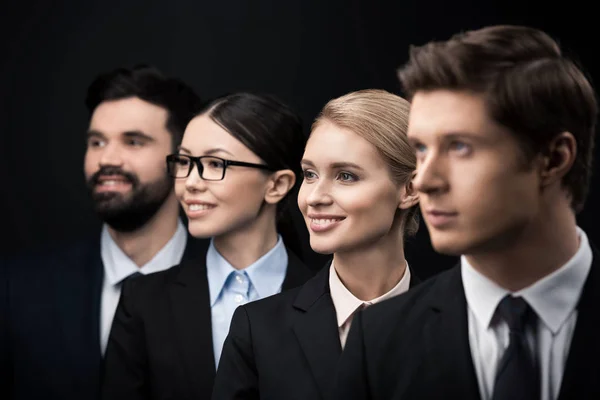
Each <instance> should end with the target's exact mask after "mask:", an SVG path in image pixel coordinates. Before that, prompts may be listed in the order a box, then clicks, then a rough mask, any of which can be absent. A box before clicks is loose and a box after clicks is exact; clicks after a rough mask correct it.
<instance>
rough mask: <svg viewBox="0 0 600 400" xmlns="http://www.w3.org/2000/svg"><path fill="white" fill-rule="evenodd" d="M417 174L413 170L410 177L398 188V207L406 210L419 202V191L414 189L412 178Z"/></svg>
mask: <svg viewBox="0 0 600 400" xmlns="http://www.w3.org/2000/svg"><path fill="white" fill-rule="evenodd" d="M415 176H417V172H416V171H413V173H412V174H411V176H410V179H409V180H408V181H407V182H406V183H405V184H404V185H402V187H401V188H400V202H399V203H398V208H400V209H402V210H408V209H409V208H411V207H413V206H414V205H416V204H417V203H418V202H419V193H418V192H417V191H416V190H415V187H414V185H413V179H415Z"/></svg>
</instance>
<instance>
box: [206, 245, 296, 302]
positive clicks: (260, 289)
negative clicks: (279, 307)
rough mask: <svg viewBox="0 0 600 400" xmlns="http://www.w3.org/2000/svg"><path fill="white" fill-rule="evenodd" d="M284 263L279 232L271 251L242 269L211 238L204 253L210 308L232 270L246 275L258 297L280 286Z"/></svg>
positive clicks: (283, 252)
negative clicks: (234, 264) (234, 265)
mask: <svg viewBox="0 0 600 400" xmlns="http://www.w3.org/2000/svg"><path fill="white" fill-rule="evenodd" d="M287 265H288V254H287V250H286V249H285V245H284V244H283V240H282V238H281V235H279V237H278V238H277V243H276V244H275V246H274V247H273V248H272V249H271V250H269V251H268V252H267V253H266V254H265V255H263V256H262V257H261V258H259V259H258V260H256V261H255V262H254V263H252V264H251V265H249V266H248V267H246V268H244V269H242V270H237V269H235V268H234V267H233V266H232V265H231V264H230V263H229V262H228V261H227V260H226V259H225V258H224V257H223V256H222V255H221V254H220V253H219V251H218V250H217V248H216V247H215V245H214V239H211V241H210V246H209V247H208V252H207V254H206V267H207V276H208V287H209V292H210V306H211V307H212V306H213V305H214V304H215V302H216V301H217V299H218V298H219V296H220V295H221V292H222V291H223V287H224V286H225V282H226V281H227V278H228V277H229V275H230V274H231V273H232V272H241V271H243V272H244V273H245V274H246V275H247V276H248V279H249V280H250V284H251V285H252V286H253V287H254V289H255V290H256V292H257V294H258V296H259V298H262V297H264V296H266V295H268V294H270V293H276V292H277V291H278V290H279V288H281V285H282V284H283V281H284V279H285V274H286V271H287Z"/></svg>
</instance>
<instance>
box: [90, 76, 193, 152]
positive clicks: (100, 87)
mask: <svg viewBox="0 0 600 400" xmlns="http://www.w3.org/2000/svg"><path fill="white" fill-rule="evenodd" d="M129 97H138V98H140V99H142V100H144V101H147V102H148V103H151V104H154V105H156V106H159V107H162V108H164V109H165V110H167V112H168V113H169V116H168V118H167V126H166V128H167V130H168V131H169V132H170V133H171V136H172V147H173V149H175V148H177V146H178V145H179V144H180V143H181V139H182V137H183V132H184V131H185V127H186V126H187V124H188V122H189V121H190V120H191V119H192V117H193V116H194V115H195V114H196V113H197V112H198V111H199V110H200V109H201V108H202V106H203V102H202V100H201V99H200V97H198V95H197V94H196V93H195V92H194V89H192V88H191V87H190V86H188V85H186V84H185V83H184V82H182V81H181V80H179V79H175V78H169V77H166V76H164V75H163V74H162V72H160V71H159V70H158V69H157V68H155V67H152V66H148V65H137V66H135V67H133V68H118V69H115V70H113V71H110V72H106V73H103V74H100V75H99V76H97V77H96V79H94V81H93V82H92V83H91V84H90V86H89V88H88V91H87V95H86V98H85V105H86V107H87V109H88V111H89V112H90V114H92V113H93V112H94V110H95V109H96V107H98V105H99V104H100V103H102V102H105V101H111V100H121V99H126V98H129Z"/></svg>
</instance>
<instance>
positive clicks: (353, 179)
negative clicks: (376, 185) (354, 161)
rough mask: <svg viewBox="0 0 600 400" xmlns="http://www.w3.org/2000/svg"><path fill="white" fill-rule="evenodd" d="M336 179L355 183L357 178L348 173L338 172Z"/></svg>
mask: <svg viewBox="0 0 600 400" xmlns="http://www.w3.org/2000/svg"><path fill="white" fill-rule="evenodd" d="M338 178H339V180H340V181H342V182H356V181H357V180H358V177H357V176H356V175H354V174H351V173H350V172H340V173H339V174H338Z"/></svg>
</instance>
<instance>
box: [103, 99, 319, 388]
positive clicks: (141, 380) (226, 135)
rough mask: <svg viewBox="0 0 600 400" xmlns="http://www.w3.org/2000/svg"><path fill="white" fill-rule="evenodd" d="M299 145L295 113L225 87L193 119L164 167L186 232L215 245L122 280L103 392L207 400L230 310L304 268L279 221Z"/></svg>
mask: <svg viewBox="0 0 600 400" xmlns="http://www.w3.org/2000/svg"><path fill="white" fill-rule="evenodd" d="M305 142H306V138H305V136H304V134H303V132H302V128H301V123H300V121H299V119H298V117H297V116H296V115H295V114H294V113H293V112H292V111H291V110H290V109H289V108H287V107H286V106H285V105H283V104H282V103H280V102H279V101H277V100H275V99H273V98H271V97H267V96H258V95H252V94H246V93H242V94H233V95H229V96H226V97H223V98H220V99H218V100H215V101H214V102H212V103H211V104H210V105H209V106H208V107H207V108H206V109H205V110H204V111H203V112H202V113H200V114H199V115H198V116H196V117H195V118H193V119H192V120H191V122H190V123H189V125H188V126H187V128H186V131H185V134H184V137H183V140H182V143H181V145H180V146H179V151H178V152H177V153H176V154H171V155H169V156H168V157H167V169H168V172H169V174H170V175H171V176H172V177H173V178H174V181H175V193H176V196H177V198H178V200H179V202H180V203H181V206H182V208H183V210H184V211H185V213H186V215H187V217H188V229H189V232H190V233H191V235H193V236H195V237H197V238H211V241H210V246H209V248H208V251H207V253H206V254H202V255H200V257H198V258H197V259H196V260H195V261H193V262H188V263H182V264H181V265H178V266H176V267H173V268H171V269H169V270H167V271H164V272H160V273H156V274H151V275H148V276H145V277H140V278H137V279H136V280H134V281H131V282H127V283H126V284H125V286H124V288H123V293H122V297H121V301H120V303H119V307H118V309H117V312H116V315H115V319H114V322H113V327H112V330H111V335H110V339H109V343H108V348H107V354H106V360H105V380H104V384H103V399H106V400H120V399H127V400H136V399H184V398H186V399H187V398H189V399H192V398H197V399H207V398H210V395H211V391H212V386H213V380H214V375H215V371H216V367H217V365H218V363H219V357H220V354H221V349H222V346H223V342H224V340H225V337H226V336H227V333H228V331H229V325H230V322H231V317H232V315H233V312H234V311H235V309H236V308H237V307H238V306H240V305H243V304H246V303H249V302H252V301H254V300H258V299H261V298H264V297H268V296H271V295H273V294H276V293H279V292H280V291H282V290H286V289H290V288H293V287H296V286H299V285H301V284H302V283H304V282H305V281H306V280H307V279H308V278H309V277H310V276H311V273H310V272H309V270H308V268H307V267H306V266H305V265H304V264H302V262H301V261H300V260H299V259H298V258H297V257H296V255H295V254H294V252H293V251H291V250H290V248H289V247H286V246H298V245H299V243H298V242H297V239H296V238H295V237H291V238H288V237H284V236H285V233H284V231H283V230H282V229H279V228H280V226H281V223H282V222H284V221H285V218H286V215H285V208H286V203H288V202H290V201H291V202H293V201H295V199H294V198H292V193H293V192H294V189H295V187H296V186H297V185H298V184H299V183H300V179H299V177H300V176H301V170H300V168H299V166H300V159H301V158H302V152H303V149H304V145H305ZM287 217H288V218H289V216H287Z"/></svg>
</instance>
